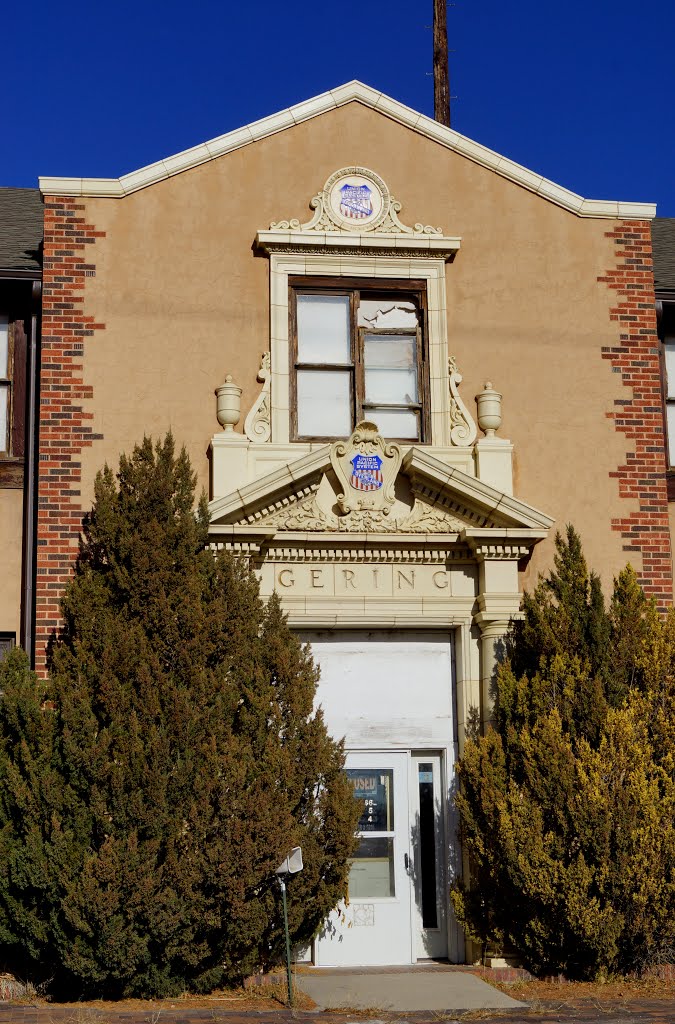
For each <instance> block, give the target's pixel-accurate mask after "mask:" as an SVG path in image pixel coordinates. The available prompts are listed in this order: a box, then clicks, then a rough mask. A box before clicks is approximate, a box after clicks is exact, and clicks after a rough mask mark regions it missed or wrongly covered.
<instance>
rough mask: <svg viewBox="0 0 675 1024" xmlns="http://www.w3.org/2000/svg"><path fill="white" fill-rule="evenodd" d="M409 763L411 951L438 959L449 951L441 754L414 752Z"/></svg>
mask: <svg viewBox="0 0 675 1024" xmlns="http://www.w3.org/2000/svg"><path fill="white" fill-rule="evenodd" d="M410 767H411V772H410V807H411V812H412V815H411V835H412V874H413V878H412V881H413V888H414V897H415V899H414V907H413V931H414V940H413V941H414V952H415V956H416V958H417V959H418V960H425V959H438V958H443V957H447V955H448V929H447V920H446V908H447V895H446V893H447V886H446V872H445V857H444V855H443V851H444V849H445V820H444V799H443V790H442V781H441V780H442V772H441V768H442V763H441V755H440V754H438V753H415V754H413V756H412V758H411V761H410Z"/></svg>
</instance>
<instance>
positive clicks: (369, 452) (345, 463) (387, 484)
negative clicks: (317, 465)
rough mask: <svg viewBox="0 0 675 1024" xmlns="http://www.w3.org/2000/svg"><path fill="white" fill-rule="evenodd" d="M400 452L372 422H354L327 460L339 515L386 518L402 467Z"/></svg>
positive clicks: (336, 443) (333, 447)
mask: <svg viewBox="0 0 675 1024" xmlns="http://www.w3.org/2000/svg"><path fill="white" fill-rule="evenodd" d="M401 458H402V454H401V449H400V448H399V446H398V445H397V444H387V442H386V441H385V440H384V438H383V437H382V435H381V434H380V433H379V432H378V429H377V425H376V424H375V423H369V422H368V421H367V420H364V421H363V422H362V423H357V425H356V427H355V428H354V433H353V434H352V436H351V437H350V438H349V440H348V441H336V442H335V444H333V445H332V446H331V450H330V461H331V465H332V466H333V470H334V472H335V475H336V477H337V478H338V482H339V485H340V493H339V494H338V496H337V504H338V507H339V509H340V511H341V513H342V515H349V513H352V512H364V511H366V510H367V511H369V512H375V513H379V515H384V516H388V515H389V513H390V512H391V509H392V506H393V504H394V500H395V494H394V485H395V483H396V477H397V476H398V471H399V469H400V467H401Z"/></svg>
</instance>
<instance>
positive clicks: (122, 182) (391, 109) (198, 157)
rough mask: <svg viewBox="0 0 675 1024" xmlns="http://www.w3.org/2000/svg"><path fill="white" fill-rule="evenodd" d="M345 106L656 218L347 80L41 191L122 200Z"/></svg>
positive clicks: (580, 209) (547, 184) (561, 191)
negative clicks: (115, 174)
mask: <svg viewBox="0 0 675 1024" xmlns="http://www.w3.org/2000/svg"><path fill="white" fill-rule="evenodd" d="M347 103H360V104H362V105H363V106H366V107H369V108H370V109H372V110H375V111H377V112H378V113H379V114H381V115H382V116H383V117H386V118H388V119H389V120H392V121H395V122H396V123H398V124H400V125H403V126H405V127H406V128H408V129H409V130H411V131H413V132H415V133H416V134H418V135H422V136H424V137H425V138H428V139H432V140H433V141H434V142H436V143H437V144H438V145H439V146H442V147H443V148H444V149H447V150H450V151H452V152H454V153H458V154H459V155H460V156H462V157H464V158H465V159H467V160H471V161H472V162H473V163H477V164H479V165H480V166H482V167H486V168H488V169H489V170H491V171H493V172H494V173H495V174H497V175H499V176H500V177H503V178H507V179H508V180H509V181H513V182H515V183H516V184H517V185H520V186H521V187H522V188H526V189H528V191H530V192H534V193H536V194H537V195H539V196H541V197H542V199H545V200H547V201H548V202H550V203H554V204H555V205H556V206H560V207H562V208H563V209H566V210H569V211H570V212H571V213H575V214H576V215H577V216H579V217H609V218H617V217H620V218H622V219H639V220H649V219H651V218H653V217H655V216H656V206H655V205H654V204H651V203H625V202H615V201H605V200H599V199H584V198H582V197H581V196H579V195H576V194H575V193H574V192H570V191H569V189H566V188H563V187H562V186H561V185H557V184H555V182H552V181H549V180H548V179H547V178H544V177H542V175H541V174H537V173H536V172H534V171H530V170H528V169H527V168H526V167H522V166H521V165H520V164H517V163H515V162H514V161H513V160H509V159H508V157H505V156H501V155H500V154H499V153H495V152H494V151H493V150H491V149H488V148H487V146H483V145H481V144H480V143H479V142H474V141H473V140H472V139H469V138H467V137H466V136H464V135H460V134H459V133H458V132H456V131H453V130H452V129H451V128H446V127H445V125H442V124H439V122H438V121H435V120H434V119H433V118H431V117H427V116H426V115H424V114H421V113H419V112H418V111H416V110H413V109H411V108H410V107H407V106H405V104H403V103H400V102H399V101H398V100H394V99H392V98H391V97H390V96H387V95H385V94H384V93H382V92H379V91H378V90H377V89H372V88H371V87H370V86H367V85H364V84H363V83H362V82H357V81H353V82H348V83H347V84H346V85H342V86H339V87H338V88H336V89H331V90H330V91H329V92H325V93H321V94H320V95H319V96H314V97H312V98H311V99H308V100H304V101H303V102H302V103H298V104H296V105H295V106H293V107H288V108H287V109H286V110H281V111H279V112H278V113H275V114H271V115H270V116H269V117H264V118H262V119H261V120H259V121H254V122H253V123H251V124H248V125H245V126H244V127H242V128H236V129H235V130H234V131H231V132H228V133H227V134H226V135H221V136H219V137H218V138H215V139H211V140H210V141H208V142H204V143H202V144H201V145H198V146H193V147H192V149H187V150H184V151H183V152H182V153H176V154H175V155H173V156H169V157H166V158H164V159H163V160H158V161H157V162H156V163H154V164H149V165H148V166H147V167H142V168H140V169H139V170H136V171H131V172H130V173H129V174H125V175H123V176H122V177H120V178H55V177H40V179H39V183H40V191H41V192H42V194H43V195H62V196H99V197H105V198H110V199H122V198H124V196H128V195H130V194H131V193H133V192H137V191H138V190H139V189H142V188H147V187H148V186H149V185H154V184H155V183H157V182H159V181H163V180H165V179H167V178H171V177H173V176H174V175H176V174H182V173H183V172H184V171H189V170H191V169H192V168H194V167H199V166H200V165H201V164H205V163H209V162H210V161H212V160H217V159H219V158H220V157H223V156H225V155H226V154H228V153H232V152H234V151H235V150H238V149H241V148H242V147H244V146H248V145H251V144H254V143H256V142H257V141H259V140H260V139H264V138H267V137H268V136H270V135H275V134H277V133H278V132H282V131H287V130H288V129H292V128H294V127H295V126H296V125H298V124H301V123H302V122H304V121H309V120H311V119H312V118H314V117H321V116H322V115H324V114H325V113H327V112H328V111H331V110H336V109H337V108H339V107H343V106H345V104H347Z"/></svg>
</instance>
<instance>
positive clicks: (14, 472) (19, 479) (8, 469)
mask: <svg viewBox="0 0 675 1024" xmlns="http://www.w3.org/2000/svg"><path fill="white" fill-rule="evenodd" d="M23 466H24V462H23V459H13V458H11V457H10V458H3V457H0V488H11V489H14V490H21V489H22V488H23Z"/></svg>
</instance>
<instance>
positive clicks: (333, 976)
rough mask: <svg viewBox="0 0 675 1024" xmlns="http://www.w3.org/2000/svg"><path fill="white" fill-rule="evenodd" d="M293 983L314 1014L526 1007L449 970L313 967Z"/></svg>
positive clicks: (431, 967) (475, 979)
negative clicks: (312, 1006)
mask: <svg viewBox="0 0 675 1024" xmlns="http://www.w3.org/2000/svg"><path fill="white" fill-rule="evenodd" d="M295 983H296V985H297V987H298V988H299V989H301V990H302V991H303V992H305V993H306V994H307V995H308V996H309V997H310V999H313V1000H314V1002H315V1003H316V1006H317V1009H318V1010H336V1009H342V1008H349V1009H353V1010H396V1011H397V1012H399V1013H410V1012H415V1011H426V1010H428V1011H441V1012H453V1013H454V1012H459V1011H465V1010H515V1009H520V1008H522V1007H524V1006H526V1004H525V1003H520V1002H518V1001H517V1000H515V999H512V998H511V997H510V996H507V995H505V994H504V993H503V992H500V991H499V989H496V988H493V987H492V985H488V984H487V983H486V982H484V981H481V979H480V978H478V977H476V975H475V974H471V973H470V972H469V971H463V970H458V969H457V968H453V967H451V966H449V965H444V964H434V965H429V966H426V965H417V966H412V967H404V968H398V969H396V968H395V969H391V968H389V969H378V968H375V967H371V968H362V969H359V968H330V969H329V968H323V969H322V968H317V969H316V970H311V969H310V970H309V971H307V972H303V973H302V974H297V975H296V978H295Z"/></svg>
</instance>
